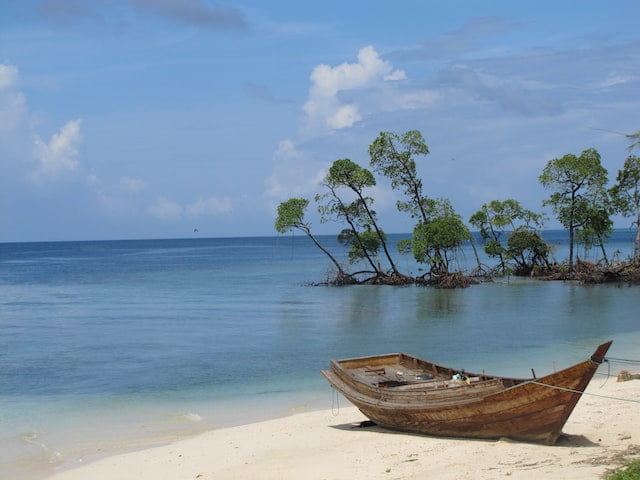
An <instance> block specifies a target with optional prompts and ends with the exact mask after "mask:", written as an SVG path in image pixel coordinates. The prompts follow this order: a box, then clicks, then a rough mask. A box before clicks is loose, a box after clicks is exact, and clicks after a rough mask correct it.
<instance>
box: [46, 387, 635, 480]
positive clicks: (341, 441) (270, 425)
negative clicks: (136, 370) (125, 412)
mask: <svg viewBox="0 0 640 480" xmlns="http://www.w3.org/2000/svg"><path fill="white" fill-rule="evenodd" d="M587 393H588V394H587V395H584V396H583V397H582V399H581V400H580V402H579V403H578V405H577V407H576V409H575V410H574V412H573V414H572V415H571V417H570V418H569V420H568V422H567V424H566V425H565V428H564V430H563V432H564V435H563V436H562V437H561V438H560V440H559V441H558V443H557V444H556V445H554V446H545V445H535V444H529V443H519V442H514V441H511V440H508V439H502V440H466V439H451V438H434V437H427V436H421V435H412V434H406V433H400V432H392V431H388V430H383V429H381V428H379V427H366V428H361V427H360V426H359V422H361V421H362V420H365V417H364V416H363V415H362V414H361V413H360V412H359V411H358V410H357V409H356V408H354V407H352V406H350V405H349V404H347V402H346V401H345V400H342V399H341V404H340V408H339V409H334V410H333V411H331V410H328V411H316V412H308V413H301V414H296V415H292V416H289V417H286V418H279V419H275V420H270V421H265V422H260V423H254V424H250V425H244V426H238V427H232V428H224V429H219V430H213V431H210V432H207V433H204V434H202V435H199V436H197V437H193V438H190V439H186V440H181V441H178V442H175V443H171V444H168V445H164V446H160V447H155V448H149V449H145V450H141V451H136V452H131V453H126V454H122V455H117V456H113V457H108V458H104V459H101V460H99V461H96V462H95V463H91V464H88V465H83V466H79V467H77V468H73V469H70V470H66V471H62V472H59V473H57V474H56V475H54V476H53V477H52V478H51V480H86V479H92V480H116V479H117V480H129V479H130V480H134V479H135V480H189V479H193V480H195V479H200V480H210V479H216V480H224V479H229V480H231V479H234V480H242V479H247V480H249V479H251V480H255V479H263V480H269V479H279V480H286V479H291V480H294V479H296V480H298V479H302V478H304V479H317V480H321V479H345V480H346V479H349V480H352V479H357V478H367V479H424V478H438V479H461V478H474V479H496V478H504V477H509V478H512V479H539V478H562V479H564V480H569V479H581V480H584V479H598V478H601V476H602V474H603V473H604V472H605V471H607V469H612V468H616V467H618V466H620V465H621V464H623V463H624V462H625V461H628V460H632V459H636V458H640V380H631V381H627V382H616V379H615V377H614V378H609V379H608V380H606V379H605V378H604V377H596V378H594V380H593V381H592V382H591V384H590V385H589V387H588V389H587ZM606 397H615V398H619V399H626V400H631V401H621V400H614V399H612V398H606Z"/></svg>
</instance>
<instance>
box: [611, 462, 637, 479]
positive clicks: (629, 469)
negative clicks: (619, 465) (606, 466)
mask: <svg viewBox="0 0 640 480" xmlns="http://www.w3.org/2000/svg"><path fill="white" fill-rule="evenodd" d="M606 480H640V460H634V461H633V462H631V463H629V464H628V465H627V466H626V467H625V468H623V469H622V470H618V471H616V472H614V473H611V474H609V475H607V476H606Z"/></svg>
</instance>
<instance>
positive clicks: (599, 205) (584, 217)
mask: <svg viewBox="0 0 640 480" xmlns="http://www.w3.org/2000/svg"><path fill="white" fill-rule="evenodd" d="M539 180H540V183H541V184H542V186H544V187H545V188H548V189H551V190H552V194H551V195H550V197H549V198H548V199H547V200H545V201H543V202H542V203H543V205H550V206H551V207H552V209H553V211H554V213H555V214H556V217H557V218H558V220H559V221H560V223H561V224H562V225H563V226H564V227H565V228H566V229H568V230H569V269H570V270H571V269H572V268H573V245H574V237H575V230H576V229H577V228H580V227H587V226H589V228H591V229H593V231H594V232H595V233H596V234H599V235H604V234H605V233H606V232H605V231H604V230H602V228H603V227H604V226H605V225H606V222H602V221H601V220H602V219H598V215H600V213H601V212H600V211H601V210H606V206H605V204H606V201H607V200H606V198H607V194H606V190H605V185H606V183H607V170H606V169H605V168H604V167H603V166H602V164H601V163H600V154H599V153H598V151H597V150H595V149H593V148H590V149H588V150H584V151H583V152H582V153H581V154H580V156H579V157H577V156H575V155H573V154H571V153H569V154H567V155H565V156H564V157H562V158H556V159H553V160H549V162H547V165H546V166H545V167H544V170H543V171H542V175H540V177H539Z"/></svg>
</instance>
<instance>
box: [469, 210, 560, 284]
mask: <svg viewBox="0 0 640 480" xmlns="http://www.w3.org/2000/svg"><path fill="white" fill-rule="evenodd" d="M469 223H470V224H471V225H472V226H474V227H476V228H477V229H478V231H479V232H480V235H481V236H482V239H483V240H484V241H485V244H484V251H485V253H486V254H487V255H488V256H489V257H494V258H497V259H498V261H499V269H500V272H501V273H502V274H503V275H505V274H509V273H512V269H511V266H510V265H509V264H508V260H513V261H514V262H515V263H516V265H517V272H518V273H520V274H524V275H526V274H529V273H530V272H531V270H532V269H533V267H534V266H535V265H541V264H543V263H544V264H548V258H547V256H548V254H549V252H550V249H549V248H548V246H547V245H546V243H545V242H544V240H542V237H541V236H540V234H539V233H538V231H537V228H542V227H543V225H544V215H542V214H539V213H535V212H533V211H531V210H527V209H526V208H523V207H522V205H520V202H518V201H517V200H514V199H507V200H504V201H500V200H493V201H491V202H489V203H485V204H483V205H482V208H481V209H480V210H478V211H477V212H476V213H474V214H473V215H472V216H471V218H469ZM512 237H513V239H512ZM505 238H506V243H503V239H505Z"/></svg>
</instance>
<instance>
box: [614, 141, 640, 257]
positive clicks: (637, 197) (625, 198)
mask: <svg viewBox="0 0 640 480" xmlns="http://www.w3.org/2000/svg"><path fill="white" fill-rule="evenodd" d="M639 141H640V140H639ZM616 182H617V183H616V184H615V185H614V186H613V187H612V188H611V197H612V200H613V204H614V207H615V210H616V211H617V212H618V213H620V214H622V215H623V216H625V217H632V218H634V221H633V222H632V225H635V226H636V237H635V240H634V242H633V262H634V263H635V264H638V263H640V158H638V157H636V156H635V155H630V156H628V157H627V159H626V160H625V162H624V166H623V167H622V169H621V170H619V171H618V176H617V177H616Z"/></svg>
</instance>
